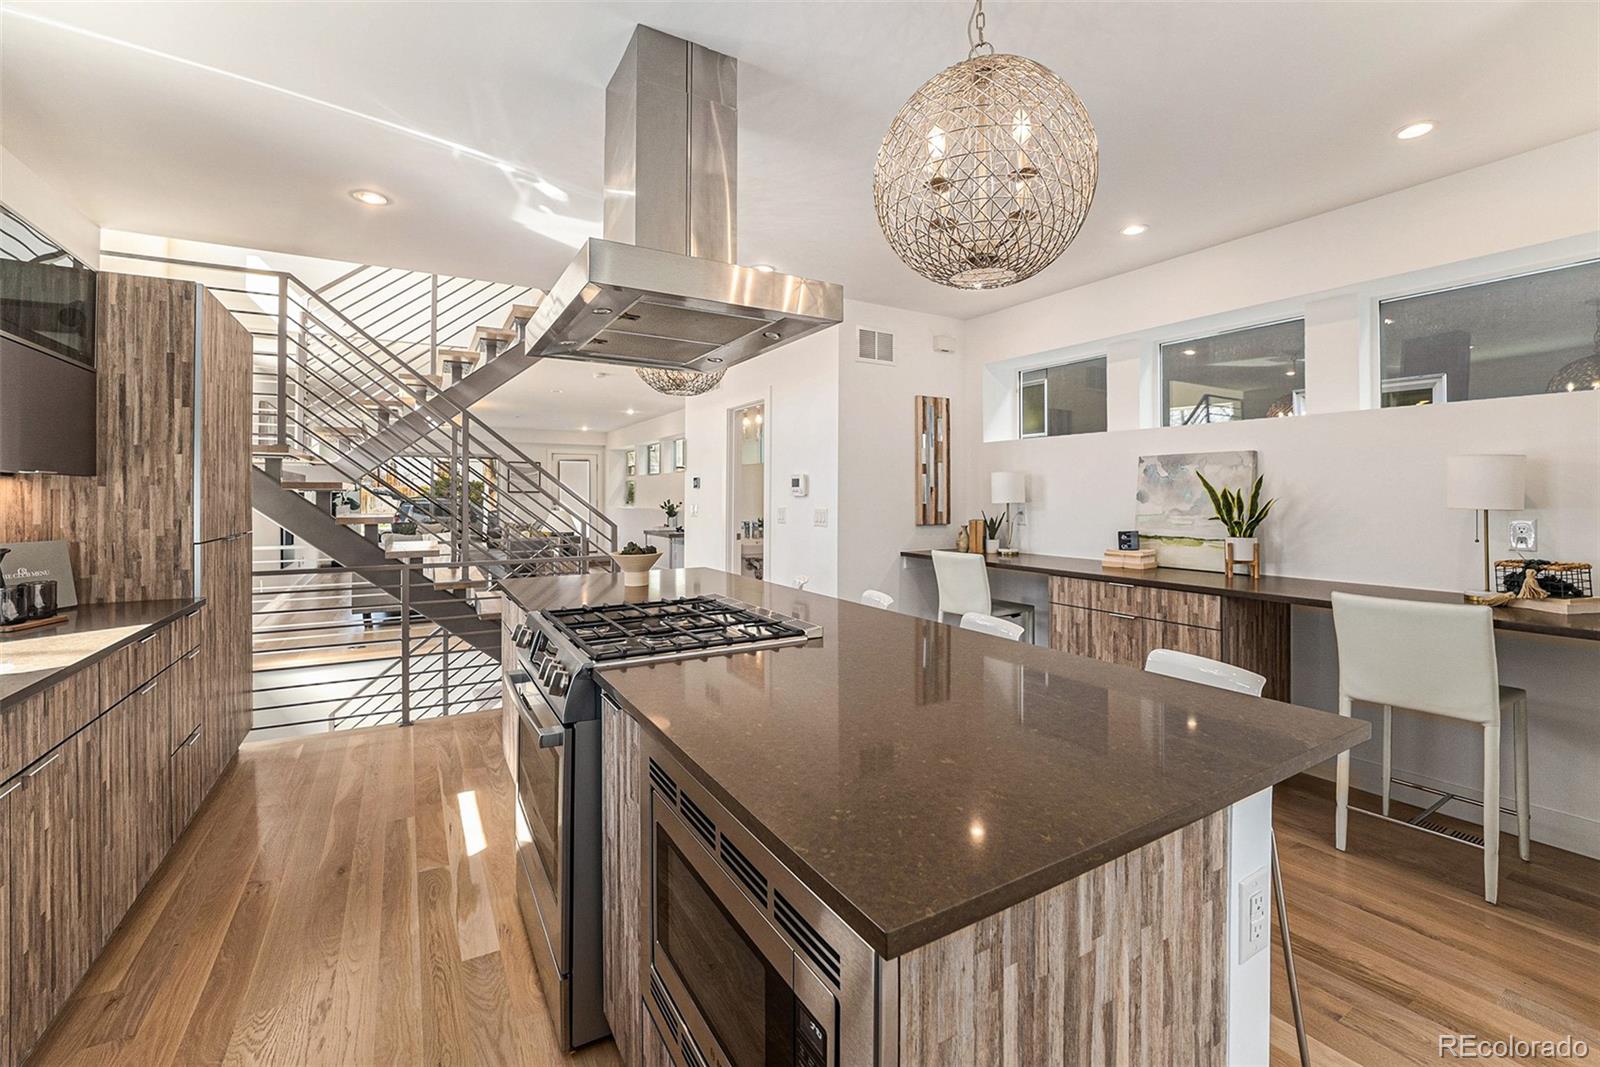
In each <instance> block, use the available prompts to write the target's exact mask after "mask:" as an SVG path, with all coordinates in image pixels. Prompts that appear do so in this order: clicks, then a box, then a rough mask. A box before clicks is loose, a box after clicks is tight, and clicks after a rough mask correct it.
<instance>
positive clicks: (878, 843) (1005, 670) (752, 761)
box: [506, 569, 1369, 958]
mask: <svg viewBox="0 0 1600 1067" xmlns="http://www.w3.org/2000/svg"><path fill="white" fill-rule="evenodd" d="M506 591H507V592H508V593H509V594H510V596H511V597H512V599H513V600H515V601H517V602H518V603H519V604H521V605H522V606H523V607H524V608H527V609H528V610H530V611H536V610H539V609H541V608H552V607H567V606H573V605H577V604H597V603H616V602H621V601H624V600H628V599H634V598H637V599H645V598H650V599H655V598H659V597H667V596H688V595H693V594H700V593H713V594H715V593H722V594H728V595H731V596H734V597H737V598H738V599H740V600H744V601H747V602H750V603H753V604H759V605H762V606H764V607H767V608H770V609H772V610H775V611H780V612H784V613H786V614H789V615H795V616H800V617H803V618H806V619H808V620H810V621H811V622H814V623H818V624H820V625H821V627H822V630H823V636H822V638H821V639H820V640H815V641H811V642H810V643H808V644H806V645H803V646H794V647H789V648H780V649H776V650H771V651H765V652H760V653H744V654H735V655H721V656H710V657H705V658H701V659H693V660H680V661H675V662H669V663H661V664H654V665H641V666H635V667H616V668H606V669H605V670H603V671H602V672H601V681H602V684H603V686H604V687H605V688H606V689H608V690H609V691H610V692H612V693H613V694H614V695H615V696H616V697H617V699H618V701H619V703H620V704H621V705H622V706H623V707H624V708H625V709H626V710H627V711H628V712H629V713H630V714H631V715H633V716H634V718H636V719H637V720H638V721H639V722H640V723H641V724H643V726H644V728H645V729H647V730H649V731H650V732H651V733H652V734H653V735H654V736H655V737H657V738H659V739H660V740H661V741H662V742H663V743H665V744H666V746H667V747H668V749H669V750H670V751H672V752H673V753H674V755H676V756H677V757H678V758H679V760H680V761H681V762H682V763H683V764H684V765H685V766H686V767H688V768H689V769H690V770H691V771H692V772H694V773H695V774H696V775H697V776H698V777H699V778H700V780H701V781H702V783H703V784H704V786H705V787H706V788H707V789H709V790H710V791H711V792H712V793H713V794H715V796H716V797H717V799H719V800H720V801H721V802H722V803H723V804H724V805H726V806H727V807H728V809H729V810H730V811H731V812H733V813H734V815H735V816H736V817H738V818H739V819H740V820H741V821H742V822H743V823H744V824H745V826H746V827H747V828H748V829H749V830H750V831H751V832H752V833H753V834H755V835H756V836H757V837H758V838H759V839H760V840H761V841H762V842H763V843H764V844H765V845H766V846H767V847H768V848H770V849H771V850H772V851H773V853H774V854H775V855H776V856H777V857H778V858H779V859H780V860H782V861H783V862H784V863H785V864H787V865H788V866H789V867H790V869H791V870H793V871H794V873H795V874H796V875H797V876H798V877H799V878H800V879H801V880H802V881H803V882H805V883H806V885H807V886H809V887H810V888H811V889H812V890H813V891H814V892H815V893H816V894H817V895H818V896H819V897H821V898H822V900H823V901H824V902H826V903H827V904H828V905H829V906H830V907H831V908H833V909H834V910H835V911H836V912H837V913H838V914H839V916H840V918H842V919H843V920H844V921H845V922H846V923H848V924H849V925H850V926H851V927H852V928H853V929H854V930H855V931H856V932H857V933H858V934H860V935H861V937H862V938H863V939H864V940H865V941H866V942H867V943H868V944H869V945H871V946H872V947H873V948H874V949H875V950H876V951H877V952H878V953H879V954H880V955H882V956H883V957H885V958H894V957H897V956H900V955H902V954H904V953H906V952H908V951H910V950H912V949H914V948H917V947H919V946H921V945H925V944H928V943H929V942H931V941H934V940H936V939H938V938H940V937H942V936H944V935H945V934H948V933H951V932H953V931H955V930H959V929H961V928H962V927H964V926H967V925H969V924H971V923H973V922H976V921H977V920H979V919H981V918H984V917H986V916H989V915H992V914H995V913H996V912H999V911H1002V910H1004V909H1005V908H1008V907H1010V906H1011V905H1013V904H1016V903H1019V902H1021V901H1023V900H1026V899H1028V898H1029V897H1032V896H1034V895H1036V894H1038V893H1041V892H1043V891H1044V890H1046V889H1049V888H1051V887H1053V886H1056V885H1059V884H1061V883H1063V882H1066V881H1068V880H1070V879H1072V878H1075V877H1077V876H1078V875H1080V874H1083V873H1085V872H1086V871H1090V870H1093V869H1094V868H1096V867H1098V866H1100V865H1102V864H1104V863H1107V862H1109V861H1110V860H1112V859H1115V858H1116V857H1118V856H1121V855H1124V854H1126V853H1128V852H1131V851H1133V850H1134V849H1137V848H1139V847H1140V846H1142V845H1144V844H1146V843H1148V842H1150V841H1153V840H1155V839H1157V838H1159V837H1162V836H1164V835H1166V834H1168V833H1170V832H1172V831H1173V830H1176V829H1178V828H1179V827H1182V826H1185V825H1187V824H1189V823H1191V822H1194V821H1195V820H1196V819H1199V818H1201V817H1202V816H1204V815H1206V814H1209V813H1210V812H1214V811H1218V810H1220V809H1222V808H1225V807H1227V806H1228V805H1230V804H1232V803H1234V802H1235V801H1238V800H1242V799H1244V798H1245V797H1248V796H1250V795H1252V794H1254V793H1256V792H1258V791H1260V790H1262V789H1266V788H1267V787H1269V786H1271V785H1273V784H1274V783H1276V782H1279V781H1282V780H1283V779H1285V778H1288V777H1289V776H1291V775H1293V774H1296V773H1298V772H1300V771H1303V770H1306V769H1307V768H1309V767H1312V766H1315V765H1316V764H1318V763H1321V762H1323V761H1324V760H1327V759H1329V758H1331V757H1333V756H1334V755H1336V754H1338V753H1339V752H1342V751H1344V750H1345V749H1348V748H1351V747H1352V746H1354V745H1356V744H1358V743H1360V742H1361V741H1363V740H1365V739H1366V738H1367V736H1368V734H1369V730H1368V727H1367V725H1366V723H1364V722H1362V721H1361V720H1352V719H1346V718H1341V717H1340V716H1337V715H1333V714H1329V713H1328V712H1323V711H1314V710H1311V709H1309V708H1302V707H1297V706H1295V705H1292V704H1280V703H1276V702H1274V701H1269V700H1261V699H1256V698H1253V697H1246V696H1241V695H1239V694H1235V693H1228V692H1223V691H1221V690H1217V689H1211V688H1207V687H1203V686H1199V685H1195V684H1192V683H1188V682H1180V681H1175V680H1173V679H1168V678H1161V677H1157V676H1154V675H1149V674H1145V673H1144V672H1143V671H1139V670H1135V669H1132V668H1128V667H1119V666H1116V665H1113V664H1108V663H1101V662H1099V661H1096V660H1089V659H1083V658H1080V657H1077V656H1072V655H1068V654H1066V653H1064V652H1056V651H1052V650H1050V649H1046V648H1038V647H1035V646H1032V645H1024V644H1019V643H1013V642H1009V641H1004V640H1001V639H999V638H995V637H989V636H987V635H983V634H976V633H972V632H970V631H967V630H961V629H958V628H955V627H950V626H945V625H943V624H941V623H936V622H931V621H929V620H926V619H919V618H915V617H912V616H909V615H902V614H898V613H896V612H893V611H881V610H879V609H876V608H869V607H865V606H863V605H860V604H854V603H847V602H844V601H840V600H835V599H833V598H831V597H825V596H820V595H817V594H813V593H802V592H799V591H797V590H794V589H789V588H786V587H783V586H776V585H769V584H766V583H762V582H757V581H753V580H750V579H745V578H739V577H736V576H734V575H731V574H726V573H723V572H721V571H713V570H701V569H691V570H676V571H673V570H667V571H653V572H651V575H650V585H649V587H648V588H647V589H644V590H640V591H633V590H625V588H624V587H623V585H622V582H621V576H620V575H613V574H594V575H589V576H577V575H574V576H570V577H557V578H531V579H525V580H521V581H512V582H508V583H506Z"/></svg>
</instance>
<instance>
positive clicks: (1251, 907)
mask: <svg viewBox="0 0 1600 1067" xmlns="http://www.w3.org/2000/svg"><path fill="white" fill-rule="evenodd" d="M1268 884H1269V883H1268V880H1267V869H1266V868H1265V867H1261V868H1258V869H1257V870H1256V871H1254V872H1253V873H1251V874H1249V875H1247V876H1246V877H1245V878H1243V879H1241V880H1240V882H1239V907H1238V911H1237V912H1236V914H1235V921H1236V922H1237V923H1238V926H1239V962H1240V963H1243V962H1244V961H1245V960H1247V959H1250V958H1251V957H1252V956H1254V955H1256V954H1257V953H1258V952H1261V951H1262V950H1263V949H1265V948H1266V947H1267V946H1268V945H1269V944H1271V943H1272V934H1271V933H1270V932H1269V931H1268V928H1267V927H1268V924H1269V923H1270V922H1271V917H1272V907H1271V905H1270V904H1269V903H1268V902H1267V888H1268Z"/></svg>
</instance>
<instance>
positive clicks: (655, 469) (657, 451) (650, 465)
mask: <svg viewBox="0 0 1600 1067" xmlns="http://www.w3.org/2000/svg"><path fill="white" fill-rule="evenodd" d="M644 472H645V473H646V474H660V473H661V443H660V442H659V441H657V442H655V443H652V444H648V445H645V446H644Z"/></svg>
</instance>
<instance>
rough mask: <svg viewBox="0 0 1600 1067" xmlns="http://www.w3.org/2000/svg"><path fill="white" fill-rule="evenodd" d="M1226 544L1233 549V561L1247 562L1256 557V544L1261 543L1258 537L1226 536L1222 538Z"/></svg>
mask: <svg viewBox="0 0 1600 1067" xmlns="http://www.w3.org/2000/svg"><path fill="white" fill-rule="evenodd" d="M1224 540H1226V541H1227V542H1228V546H1229V547H1230V548H1232V549H1233V561H1234V562H1235V563H1249V562H1250V561H1251V560H1253V559H1255V558H1256V549H1257V546H1259V545H1260V544H1261V538H1259V537H1228V538H1224Z"/></svg>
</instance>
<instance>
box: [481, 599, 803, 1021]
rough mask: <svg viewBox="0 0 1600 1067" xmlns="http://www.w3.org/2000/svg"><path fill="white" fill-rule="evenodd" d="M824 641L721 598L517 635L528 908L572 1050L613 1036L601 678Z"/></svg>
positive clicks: (520, 849)
mask: <svg viewBox="0 0 1600 1067" xmlns="http://www.w3.org/2000/svg"><path fill="white" fill-rule="evenodd" d="M820 636H822V628H821V627H820V626H817V625H815V624H813V623H809V622H805V621H803V620H800V619H794V618H790V617H787V616H784V615H779V614H776V613H774V612H769V611H766V610H764V609H762V608H758V607H754V606H752V605H750V604H745V603H743V602H741V601H738V600H734V599H731V598H729V597H717V596H697V597H683V598H679V599H674V600H654V601H646V602H644V603H639V604H605V605H594V606H586V607H581V608H563V609H560V610H555V611H546V612H535V613H534V614H532V615H530V616H529V625H525V626H520V627H518V628H517V630H516V631H515V633H514V634H513V638H512V639H513V641H514V642H515V644H516V647H517V662H516V665H515V667H514V668H512V667H510V665H508V669H509V670H510V671H511V673H510V678H509V681H510V683H511V691H512V692H513V693H514V694H515V696H516V699H517V703H518V705H519V707H518V713H519V715H518V724H517V759H516V764H517V861H518V866H519V868H520V870H521V877H520V878H518V880H517V903H518V905H519V908H520V910H521V912H522V921H523V925H524V926H525V927H526V928H527V931H528V938H529V940H530V942H531V943H532V944H533V949H534V952H533V955H534V960H535V962H536V963H537V964H538V967H539V978H540V981H541V984H542V985H543V986H544V989H545V997H546V1001H547V1003H548V1006H549V1008H550V1013H551V1016H552V1018H553V1020H554V1022H555V1026H556V1029H557V1031H558V1033H559V1035H560V1038H561V1042H562V1045H563V1047H564V1048H567V1049H573V1048H577V1047H578V1046H580V1045H585V1044H587V1043H589V1042H590V1041H595V1040H598V1039H599V1038H602V1037H605V1036H606V1035H607V1034H608V1033H610V1028H609V1027H608V1026H607V1025H606V1019H605V1015H604V1012H603V1010H602V991H601V959H602V948H601V930H600V922H601V917H600V832H601V831H600V695H599V689H598V688H597V687H596V685H595V681H594V668H595V667H597V666H606V667H609V666H614V665H621V664H636V663H659V662H662V661H665V660H673V659H689V658H693V657H696V656H709V655H724V654H729V653H735V652H752V651H758V650H761V649H767V648H780V647H783V646H785V645H795V644H804V643H805V642H807V641H810V640H812V639H814V638H817V637H820Z"/></svg>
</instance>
